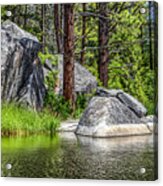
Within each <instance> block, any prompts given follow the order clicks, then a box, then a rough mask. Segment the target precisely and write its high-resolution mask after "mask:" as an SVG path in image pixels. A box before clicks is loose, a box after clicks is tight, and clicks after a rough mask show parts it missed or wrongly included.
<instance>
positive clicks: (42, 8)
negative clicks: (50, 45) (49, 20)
mask: <svg viewBox="0 0 163 186" xmlns="http://www.w3.org/2000/svg"><path fill="white" fill-rule="evenodd" d="M41 17H42V22H41V28H42V36H41V42H42V52H43V53H44V52H45V5H44V4H42V5H41Z"/></svg>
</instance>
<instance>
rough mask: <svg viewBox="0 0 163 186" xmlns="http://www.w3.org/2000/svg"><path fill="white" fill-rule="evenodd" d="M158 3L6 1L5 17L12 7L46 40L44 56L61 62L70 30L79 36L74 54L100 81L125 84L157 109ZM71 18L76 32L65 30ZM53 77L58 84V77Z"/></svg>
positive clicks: (18, 17) (117, 85) (118, 85)
mask: <svg viewBox="0 0 163 186" xmlns="http://www.w3.org/2000/svg"><path fill="white" fill-rule="evenodd" d="M156 6H157V4H155V3H154V2H117V3H115V2H114V3H110V2H109V3H84V4H80V3H79V4H67V5H66V4H54V5H53V4H42V5H39V4H38V5H37V4H36V5H12V6H11V5H6V6H2V22H3V21H5V20H6V19H9V18H8V16H7V15H6V11H11V12H12V15H11V17H10V20H11V21H13V22H15V23H16V24H17V25H18V26H20V27H21V28H22V29H24V30H26V31H28V32H30V33H32V34H33V35H35V36H37V38H38V39H39V41H40V43H41V44H42V51H41V53H40V58H41V59H42V62H44V61H45V59H46V58H50V59H51V60H52V61H54V62H55V60H56V58H57V55H58V54H63V55H65V51H66V50H65V43H66V42H67V41H66V37H67V34H69V36H70V37H69V39H70V40H72V42H73V47H72V48H71V52H72V53H71V54H69V55H72V56H71V57H73V58H74V61H77V62H78V63H80V64H82V65H83V66H84V67H85V68H87V69H88V70H89V71H90V72H91V73H92V74H93V75H94V76H96V78H97V80H98V85H99V86H103V87H106V88H109V89H122V90H124V91H125V92H127V93H129V94H131V95H133V96H134V97H135V98H137V99H138V100H139V101H141V102H142V103H143V104H144V105H145V106H146V107H147V109H148V114H154V111H155V102H156V100H157V96H156V94H155V92H156V90H157V83H156V82H157V76H156V74H157V54H158V51H157V50H158V49H157V37H158V33H157V29H156V28H157V12H156V10H157V9H155V7H156ZM66 8H67V9H66ZM142 8H144V9H143V10H145V12H143V11H142ZM72 16H73V19H72ZM66 21H67V22H66ZM69 21H70V22H69ZM71 21H73V23H72V25H71V24H70V25H69V26H70V30H69V29H67V32H68V31H70V33H65V32H66V29H65V24H66V23H71ZM72 28H73V31H74V32H71V29H72ZM65 35H66V37H65ZM64 59H66V58H64ZM55 81H56V80H55ZM47 83H49V84H51V86H54V82H53V80H51V81H49V82H47ZM53 88H54V87H52V90H54V89H53ZM49 95H50V93H49ZM66 96H67V98H68V99H73V98H71V95H65V97H66ZM55 101H56V100H55ZM47 102H49V103H50V102H51V100H48V99H47ZM55 105H56V102H55Z"/></svg>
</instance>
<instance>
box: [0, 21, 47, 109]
mask: <svg viewBox="0 0 163 186" xmlns="http://www.w3.org/2000/svg"><path fill="white" fill-rule="evenodd" d="M40 49H41V45H40V43H39V42H38V40H37V38H36V37H34V36H32V35H31V34H29V33H27V32H25V31H23V30H22V29H20V28H19V27H18V26H17V25H16V24H14V23H12V22H10V21H5V22H4V23H3V24H2V28H1V97H2V99H3V100H5V101H16V102H21V103H23V104H25V105H28V106H30V107H32V108H33V109H36V110H38V109H41V108H42V106H43V98H44V95H45V86H44V76H43V69H42V65H41V63H40V60H39V58H38V52H39V50H40Z"/></svg>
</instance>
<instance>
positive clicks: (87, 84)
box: [44, 55, 97, 95]
mask: <svg viewBox="0 0 163 186" xmlns="http://www.w3.org/2000/svg"><path fill="white" fill-rule="evenodd" d="M74 69H75V72H74V78H75V80H74V82H75V93H77V94H78V93H91V92H94V91H96V89H97V80H96V77H94V76H93V75H92V74H91V73H90V72H89V71H88V70H87V69H86V68H85V67H83V66H82V65H81V64H80V63H78V62H75V68H74ZM54 70H56V71H58V79H59V90H58V93H59V94H61V95H62V93H63V55H58V65H57V66H55V65H52V64H51V62H50V61H48V60H46V63H45V65H44V75H45V77H46V76H47V75H48V73H49V71H54Z"/></svg>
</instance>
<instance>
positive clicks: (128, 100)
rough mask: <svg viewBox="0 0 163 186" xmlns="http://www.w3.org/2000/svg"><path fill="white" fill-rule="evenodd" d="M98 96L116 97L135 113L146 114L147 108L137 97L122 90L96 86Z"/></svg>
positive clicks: (141, 115)
mask: <svg viewBox="0 0 163 186" xmlns="http://www.w3.org/2000/svg"><path fill="white" fill-rule="evenodd" d="M96 94H97V95H98V96H100V97H116V98H117V99H119V101H121V102H122V103H123V104H124V105H126V106H127V107H128V108H130V109H131V110H132V111H133V112H135V114H136V115H137V116H138V117H139V118H142V117H144V116H145V115H146V113H147V109H146V108H145V107H144V106H143V104H142V103H140V102H139V101H138V100H137V99H135V98H134V97H132V96H131V95H129V94H127V93H125V92H123V91H122V90H118V89H117V90H116V89H111V90H107V89H105V88H101V87H98V89H97V93H96Z"/></svg>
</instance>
